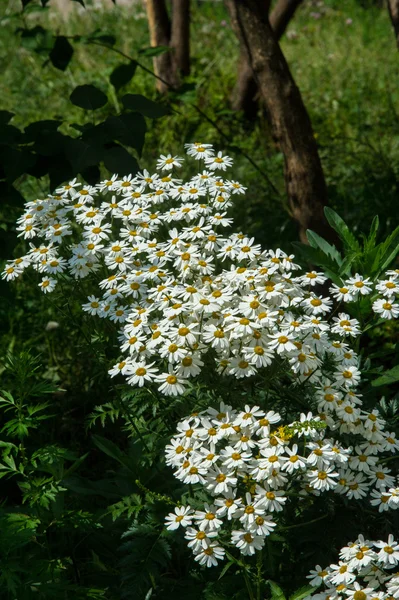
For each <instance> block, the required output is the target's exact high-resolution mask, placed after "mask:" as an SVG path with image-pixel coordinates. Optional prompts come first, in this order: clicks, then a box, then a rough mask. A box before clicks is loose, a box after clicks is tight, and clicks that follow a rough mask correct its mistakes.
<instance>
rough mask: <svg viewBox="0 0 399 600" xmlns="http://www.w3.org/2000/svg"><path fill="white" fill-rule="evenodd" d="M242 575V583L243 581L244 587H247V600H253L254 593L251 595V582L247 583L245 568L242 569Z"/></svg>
mask: <svg viewBox="0 0 399 600" xmlns="http://www.w3.org/2000/svg"><path fill="white" fill-rule="evenodd" d="M242 574H243V575H244V581H245V585H246V587H247V591H248V597H249V600H255V596H254V593H253V591H252V587H251V582H250V581H249V577H248V573H247V570H246V567H245V566H244V568H243V569H242Z"/></svg>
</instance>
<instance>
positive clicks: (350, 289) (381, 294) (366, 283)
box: [330, 269, 399, 319]
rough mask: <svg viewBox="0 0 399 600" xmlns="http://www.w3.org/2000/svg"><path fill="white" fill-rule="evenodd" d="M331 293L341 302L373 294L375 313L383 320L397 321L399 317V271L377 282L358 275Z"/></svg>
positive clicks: (336, 286) (331, 290) (386, 274)
mask: <svg viewBox="0 0 399 600" xmlns="http://www.w3.org/2000/svg"><path fill="white" fill-rule="evenodd" d="M330 293H331V295H332V296H333V297H334V298H335V300H337V301H339V302H354V301H355V300H357V299H359V298H361V297H362V296H369V295H370V294H372V295H373V296H372V298H373V304H372V309H373V311H374V312H375V313H376V314H378V315H380V316H381V317H382V318H383V319H396V318H397V317H398V315H399V304H397V303H396V298H397V297H398V296H399V269H396V270H394V271H387V272H386V273H385V276H384V279H379V280H377V281H376V282H373V281H371V279H370V278H369V277H367V278H364V277H362V275H359V273H356V275H355V276H354V277H350V278H349V279H348V280H347V281H344V282H343V284H342V287H339V286H338V285H333V286H332V287H330Z"/></svg>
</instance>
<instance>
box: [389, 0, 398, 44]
mask: <svg viewBox="0 0 399 600" xmlns="http://www.w3.org/2000/svg"><path fill="white" fill-rule="evenodd" d="M388 11H389V16H390V17H391V22H392V26H393V29H394V32H395V39H396V45H397V46H398V49H399V0H388Z"/></svg>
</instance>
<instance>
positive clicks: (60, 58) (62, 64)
mask: <svg viewBox="0 0 399 600" xmlns="http://www.w3.org/2000/svg"><path fill="white" fill-rule="evenodd" d="M72 56H73V48H72V46H71V44H70V43H69V41H68V40H67V38H66V37H65V36H63V35H58V36H57V37H56V40H55V43H54V46H53V48H52V50H51V52H50V54H49V58H50V60H51V62H52V64H53V66H54V67H55V68H56V69H59V70H60V71H65V69H66V68H67V66H68V65H69V62H70V60H71V58H72Z"/></svg>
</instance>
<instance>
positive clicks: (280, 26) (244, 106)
mask: <svg viewBox="0 0 399 600" xmlns="http://www.w3.org/2000/svg"><path fill="white" fill-rule="evenodd" d="M302 1H303V0H278V2H277V4H276V6H275V8H274V9H273V11H272V13H271V15H270V17H269V21H270V25H271V27H272V29H273V31H274V34H275V36H276V39H277V40H279V39H280V38H281V36H282V35H283V33H284V32H285V30H286V28H287V25H288V23H289V22H290V20H291V19H292V17H293V16H294V14H295V11H296V9H297V8H298V6H299V5H300V4H301V3H302ZM260 7H261V10H262V11H263V12H264V14H266V15H267V14H268V12H269V8H270V0H267V1H264V2H262V3H260ZM257 93H258V87H257V85H256V81H255V79H254V76H253V73H252V69H251V67H250V65H249V64H248V61H247V58H246V55H245V52H241V53H240V58H239V61H238V74H237V83H236V85H235V88H234V90H233V93H232V95H231V105H232V108H233V110H242V111H244V113H245V114H246V115H247V116H248V117H250V118H251V117H254V116H255V115H256V112H257V101H256V96H257Z"/></svg>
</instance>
